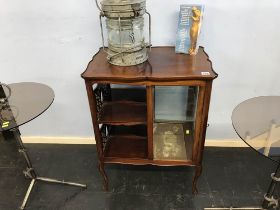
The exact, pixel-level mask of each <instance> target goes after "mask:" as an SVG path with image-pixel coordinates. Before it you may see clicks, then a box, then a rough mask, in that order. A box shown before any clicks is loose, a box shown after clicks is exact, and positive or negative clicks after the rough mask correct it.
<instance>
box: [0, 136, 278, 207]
mask: <svg viewBox="0 0 280 210" xmlns="http://www.w3.org/2000/svg"><path fill="white" fill-rule="evenodd" d="M26 146H27V148H28V150H29V153H30V156H31V159H32V161H33V166H34V168H35V169H36V170H37V173H38V174H39V175H40V176H46V177H52V178H58V179H64V180H65V181H74V182H81V183H85V184H87V185H88V189H86V190H84V191H82V190H80V189H79V188H76V187H71V186H62V185H57V184H46V183H39V182H38V183H37V184H36V185H35V188H34V191H33V192H32V194H31V199H30V200H29V202H28V204H27V208H26V209H29V210H31V209H32V210H41V209H48V210H62V209H63V210H64V209H65V210H96V209H106V210H112V209H114V210H115V209H116V210H117V209H120V210H134V209H135V210H143V209H148V210H157V209H159V210H165V209H166V210H179V209H180V210H181V209H184V210H202V209H203V208H204V207H230V206H259V205H260V204H261V202H262V199H263V195H264V193H265V191H266V190H267V188H268V185H269V183H270V173H271V172H272V171H274V170H275V166H276V165H275V163H273V162H272V161H270V160H268V159H266V158H264V157H262V156H260V155H258V154H257V153H256V152H254V151H252V150H251V149H250V148H206V149H205V153H204V162H203V166H204V167H203V174H202V176H201V177H200V179H199V181H198V189H199V194H198V195H196V196H193V195H192V194H191V184H192V177H193V169H192V168H186V167H171V168H166V167H154V166H119V165H118V166H117V165H110V166H106V171H107V174H108V177H109V192H104V191H103V188H102V179H101V176H100V175H99V172H98V170H97V167H96V165H97V158H96V150H95V146H94V145H42V144H36V145H35V144H29V145H26ZM24 167H25V164H24V162H23V160H22V157H21V156H20V155H19V154H18V152H17V150H16V146H15V142H14V141H12V140H10V141H3V139H0V209H1V210H10V209H11V210H14V209H18V207H19V206H20V204H21V202H22V199H23V197H24V195H25V192H26V190H27V187H28V185H29V180H28V179H25V178H24V176H23V174H22V170H23V169H24Z"/></svg>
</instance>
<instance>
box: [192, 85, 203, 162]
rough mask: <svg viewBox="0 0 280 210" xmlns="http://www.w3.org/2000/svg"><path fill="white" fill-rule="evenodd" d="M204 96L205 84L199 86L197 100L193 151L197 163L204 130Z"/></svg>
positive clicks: (193, 157) (193, 158)
mask: <svg viewBox="0 0 280 210" xmlns="http://www.w3.org/2000/svg"><path fill="white" fill-rule="evenodd" d="M204 96H205V86H199V93H198V100H197V110H196V116H195V118H196V120H195V129H194V132H195V134H194V144H193V153H192V160H193V161H194V162H195V163H198V157H197V155H198V153H199V151H198V150H199V145H200V140H201V138H200V137H201V131H202V121H203V120H202V119H203V116H202V115H203V109H204Z"/></svg>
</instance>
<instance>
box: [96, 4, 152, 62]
mask: <svg viewBox="0 0 280 210" xmlns="http://www.w3.org/2000/svg"><path fill="white" fill-rule="evenodd" d="M95 2H96V5H97V8H98V9H99V10H100V15H99V19H100V27H101V37H102V46H103V50H104V51H105V52H106V53H107V60H108V62H109V63H111V64H114V65H118V66H132V65H137V64H140V63H143V62H145V61H146V60H147V59H148V50H147V48H150V49H151V46H152V45H151V15H150V13H148V12H147V10H146V0H103V1H101V2H100V4H101V6H99V3H98V0H95ZM144 14H147V15H148V17H149V42H148V43H146V42H145V38H144V37H145V36H144V17H143V16H144ZM103 17H105V18H106V28H107V34H108V47H105V44H104V43H105V41H104V33H103V23H102V18H103Z"/></svg>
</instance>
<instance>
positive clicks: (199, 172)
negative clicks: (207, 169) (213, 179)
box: [192, 166, 202, 195]
mask: <svg viewBox="0 0 280 210" xmlns="http://www.w3.org/2000/svg"><path fill="white" fill-rule="evenodd" d="M201 173H202V167H201V166H196V167H195V175H194V178H193V185H192V193H193V194H194V195H196V194H197V193H198V190H197V187H196V184H197V180H198V178H199V177H200V175H201Z"/></svg>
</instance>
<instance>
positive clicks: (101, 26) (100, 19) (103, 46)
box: [99, 13, 105, 51]
mask: <svg viewBox="0 0 280 210" xmlns="http://www.w3.org/2000/svg"><path fill="white" fill-rule="evenodd" d="M102 17H103V15H102V14H101V13H100V15H99V21H100V29H101V30H100V31H101V37H102V48H103V50H104V51H105V45H104V34H103V25H102Z"/></svg>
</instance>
